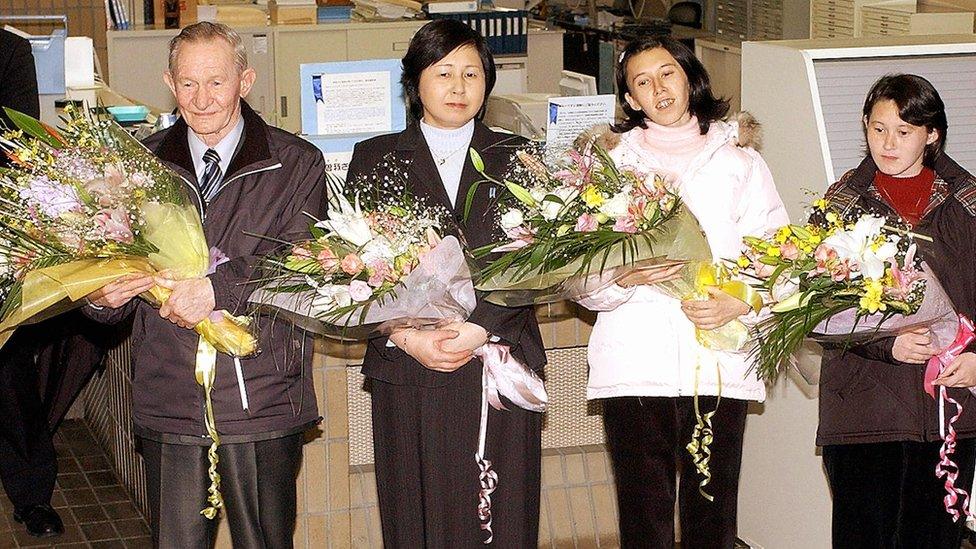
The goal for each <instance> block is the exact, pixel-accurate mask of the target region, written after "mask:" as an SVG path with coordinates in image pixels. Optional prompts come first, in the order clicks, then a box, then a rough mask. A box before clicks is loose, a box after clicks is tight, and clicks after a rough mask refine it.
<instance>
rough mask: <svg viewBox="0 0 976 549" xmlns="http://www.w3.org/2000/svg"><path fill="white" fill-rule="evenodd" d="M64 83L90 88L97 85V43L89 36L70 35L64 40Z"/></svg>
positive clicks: (70, 86)
mask: <svg viewBox="0 0 976 549" xmlns="http://www.w3.org/2000/svg"><path fill="white" fill-rule="evenodd" d="M64 85H65V86H66V87H69V88H72V87H73V88H90V87H92V86H94V85H95V45H94V44H93V43H92V39H91V38H89V37H87V36H69V37H68V38H67V39H65V42H64Z"/></svg>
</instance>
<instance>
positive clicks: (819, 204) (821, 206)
mask: <svg viewBox="0 0 976 549" xmlns="http://www.w3.org/2000/svg"><path fill="white" fill-rule="evenodd" d="M813 207H814V209H817V210H820V211H822V212H825V211H827V200H826V199H824V198H820V199H817V200H815V201H814V202H813Z"/></svg>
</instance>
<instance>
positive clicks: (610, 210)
mask: <svg viewBox="0 0 976 549" xmlns="http://www.w3.org/2000/svg"><path fill="white" fill-rule="evenodd" d="M629 205H630V193H626V192H619V193H617V194H615V195H613V197H612V198H610V200H607V201H606V202H604V203H603V204H600V213H602V214H603V215H605V216H607V217H609V218H611V219H617V218H618V217H623V216H625V215H627V206H629Z"/></svg>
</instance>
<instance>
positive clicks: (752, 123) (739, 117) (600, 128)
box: [575, 111, 763, 151]
mask: <svg viewBox="0 0 976 549" xmlns="http://www.w3.org/2000/svg"><path fill="white" fill-rule="evenodd" d="M724 123H725V124H728V126H729V127H730V130H731V131H732V132H734V135H735V143H736V145H738V146H740V147H748V148H750V149H753V150H756V151H761V150H762V137H763V136H762V124H760V123H759V121H758V120H756V117H754V116H752V113H750V112H748V111H740V112H738V113H735V114H734V115H732V116H730V117H728V118H727V119H726V120H725V121H724ZM622 135H623V134H620V133H616V132H614V131H613V130H611V129H610V125H609V124H597V125H596V126H593V127H592V128H590V129H588V130H586V131H584V132H583V133H581V134H580V135H579V137H577V138H576V141H575V145H576V146H578V147H579V148H583V146H585V145H586V144H587V143H590V142H592V143H593V144H594V145H597V146H599V147H601V148H602V149H604V150H607V151H609V150H611V149H613V148H614V147H616V146H617V145H618V144H619V143H620V137H621V136H622Z"/></svg>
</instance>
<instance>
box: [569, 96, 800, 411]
mask: <svg viewBox="0 0 976 549" xmlns="http://www.w3.org/2000/svg"><path fill="white" fill-rule="evenodd" d="M740 128H741V131H740ZM640 131H641V130H640V129H639V128H637V129H634V130H631V131H629V132H627V133H624V134H622V135H620V136H619V142H617V143H613V142H609V143H607V142H604V145H605V146H608V148H609V149H610V156H611V157H612V158H613V159H614V161H615V162H616V163H617V165H618V166H633V167H636V168H639V169H641V170H643V171H652V170H656V169H660V163H659V161H658V160H657V159H655V158H653V156H652V155H651V153H649V152H648V151H647V150H646V149H643V148H641V146H640V144H639V140H640V139H641V138H640V135H639V133H638V132H640ZM607 137H608V136H607V135H605V136H603V139H607ZM613 137H617V136H613ZM757 137H758V125H757V124H756V123H755V121H754V120H753V119H752V118H751V116H749V115H747V114H744V113H743V114H741V115H739V117H738V120H737V121H735V122H731V123H726V122H715V123H713V124H712V125H711V127H710V128H709V130H708V133H707V134H706V142H705V147H704V148H703V150H702V151H701V153H700V154H698V155H697V156H696V157H695V158H694V159H693V160H692V161H691V163H690V165H689V166H688V169H687V171H686V172H685V173H684V174H681V175H680V177H679V178H678V180H677V184H678V188H679V192H680V195H681V198H682V200H683V201H684V203H685V205H686V206H687V207H688V208H689V209H690V210H691V212H692V214H694V215H695V217H696V218H697V219H698V221H699V223H700V224H701V227H702V229H703V230H704V232H705V236H706V237H707V239H708V243H709V245H710V246H711V249H712V255H713V259H714V260H715V261H720V260H723V259H735V258H737V257H739V255H740V254H741V251H742V237H744V236H749V235H752V236H764V235H766V234H767V233H769V232H771V231H772V230H774V229H775V228H777V227H779V226H781V225H785V224H787V223H789V217H788V216H787V213H786V209H785V208H784V206H783V201H782V199H780V196H779V194H778V193H777V192H776V187H775V185H774V184H773V179H772V175H771V174H770V173H769V168H768V167H767V166H766V163H765V161H763V159H762V157H761V156H760V155H759V153H758V152H756V150H755V148H753V145H756V144H757V142H758V139H757ZM579 303H580V304H581V305H583V306H584V307H586V308H588V309H591V310H594V311H599V312H600V314H599V315H598V316H597V321H596V325H595V326H594V328H593V333H592V335H591V336H590V342H589V348H588V351H587V354H588V358H589V365H590V376H589V383H588V385H587V390H586V396H587V398H589V399H595V398H607V397H617V396H670V397H674V396H691V395H694V394H695V391H696V388H695V384H696V376H697V378H698V379H697V394H699V395H717V394H719V391H720V390H721V395H722V396H723V397H729V398H735V399H742V400H756V401H762V400H764V399H765V396H766V390H765V386H764V385H763V383H762V382H761V381H759V379H757V377H756V376H755V374H754V373H749V374H747V373H746V372H747V371H748V369H749V365H748V363H747V361H746V355H747V353H745V352H724V351H712V350H710V349H706V348H704V347H702V346H701V345H699V344H698V342H697V341H696V339H695V328H694V325H693V324H692V323H691V321H689V320H688V318H687V317H686V316H685V315H684V313H682V312H681V308H680V305H681V303H680V301H678V300H677V299H674V298H671V297H668V296H666V295H664V294H663V293H660V292H658V291H657V290H655V289H654V288H653V287H649V286H636V287H632V288H622V287H620V286H617V285H612V286H610V287H609V288H606V289H604V290H601V291H599V292H596V293H594V294H591V295H588V296H586V297H583V298H581V299H579ZM742 320H743V321H746V322H747V323H748V321H749V320H755V315H754V314H752V313H751V314H750V315H748V316H745V317H743V318H742ZM719 374H720V375H721V386H720V383H719V377H718V376H719Z"/></svg>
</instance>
